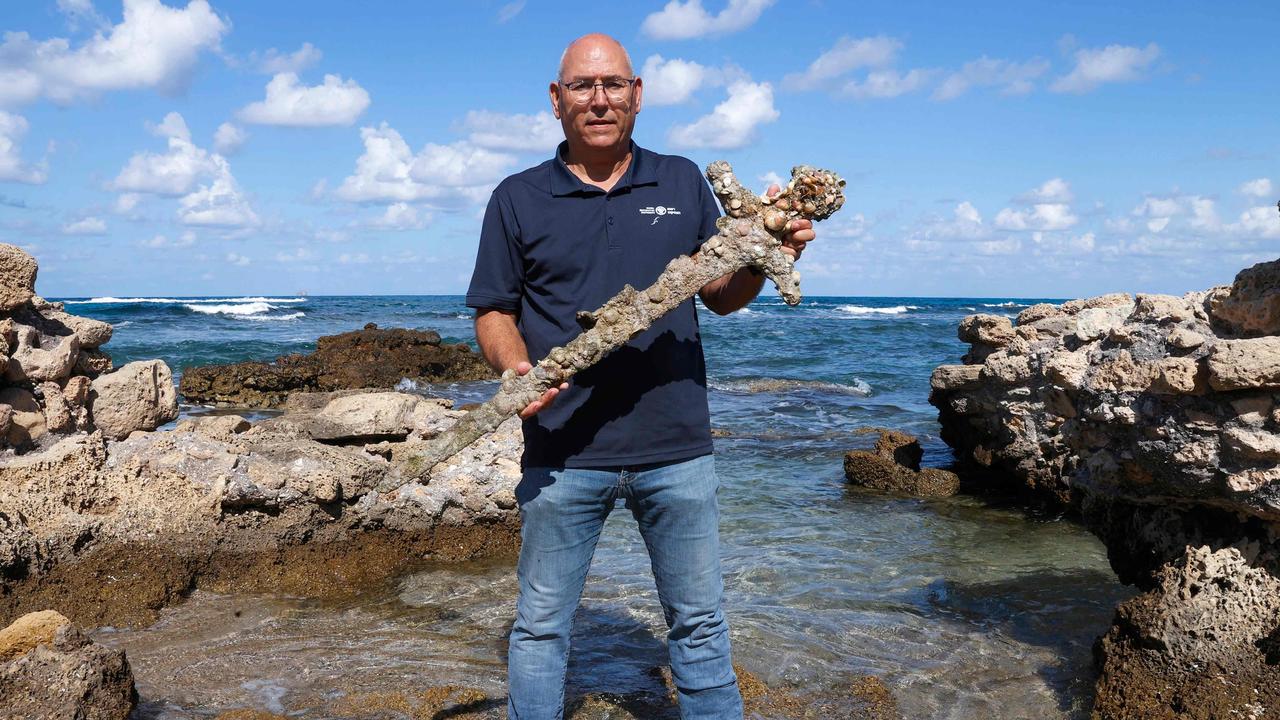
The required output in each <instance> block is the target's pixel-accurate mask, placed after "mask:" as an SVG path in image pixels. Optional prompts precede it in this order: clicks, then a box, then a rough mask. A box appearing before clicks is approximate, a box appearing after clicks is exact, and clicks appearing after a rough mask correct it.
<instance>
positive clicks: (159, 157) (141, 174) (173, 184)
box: [109, 112, 218, 196]
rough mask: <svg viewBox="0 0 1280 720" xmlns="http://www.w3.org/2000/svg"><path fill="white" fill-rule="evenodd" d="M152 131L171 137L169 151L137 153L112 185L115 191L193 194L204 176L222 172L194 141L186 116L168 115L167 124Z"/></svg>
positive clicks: (207, 153) (215, 162)
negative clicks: (192, 140) (192, 191)
mask: <svg viewBox="0 0 1280 720" xmlns="http://www.w3.org/2000/svg"><path fill="white" fill-rule="evenodd" d="M151 131H152V132H153V133H154V134H156V135H159V136H161V137H165V138H167V141H168V146H169V149H168V152H165V153H163V154H161V153H152V152H140V153H136V154H134V155H133V156H132V157H130V158H129V162H128V163H127V164H126V165H125V166H124V168H123V169H122V170H121V171H120V174H119V175H117V176H116V178H115V180H113V181H111V183H109V187H110V188H111V189H112V190H120V191H124V192H133V193H149V194H153V195H170V196H172V195H185V194H186V193H189V192H191V190H192V188H194V187H195V184H196V181H197V180H198V179H199V178H200V177H202V176H209V175H213V174H215V173H216V172H217V171H218V163H217V161H216V160H215V157H216V156H214V155H210V154H209V152H208V151H206V150H204V149H203V148H200V147H197V146H196V145H195V143H193V142H191V131H190V130H188V129H187V124H186V121H185V120H183V118H182V115H180V114H178V113H176V112H171V113H169V114H168V115H165V118H164V121H162V122H161V123H160V124H159V125H158V126H153V127H151Z"/></svg>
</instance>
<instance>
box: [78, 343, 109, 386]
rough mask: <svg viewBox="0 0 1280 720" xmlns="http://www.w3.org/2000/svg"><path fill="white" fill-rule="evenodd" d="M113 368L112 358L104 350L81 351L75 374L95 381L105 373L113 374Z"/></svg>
mask: <svg viewBox="0 0 1280 720" xmlns="http://www.w3.org/2000/svg"><path fill="white" fill-rule="evenodd" d="M112 367H113V366H112V364H111V356H110V355H108V354H106V353H105V352H103V351H102V350H81V351H80V358H79V359H78V360H76V366H75V370H74V372H75V374H76V375H82V376H85V377H88V378H90V379H93V378H96V377H98V376H99V375H101V374H103V373H109V372H111V370H112Z"/></svg>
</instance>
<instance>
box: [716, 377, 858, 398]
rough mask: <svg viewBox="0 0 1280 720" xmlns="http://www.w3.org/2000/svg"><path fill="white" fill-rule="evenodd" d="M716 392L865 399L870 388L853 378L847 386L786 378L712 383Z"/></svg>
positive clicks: (822, 381)
mask: <svg viewBox="0 0 1280 720" xmlns="http://www.w3.org/2000/svg"><path fill="white" fill-rule="evenodd" d="M711 387H712V388H714V389H716V390H724V391H728V392H740V393H742V392H745V393H788V392H795V391H797V390H807V391H811V392H819V393H828V394H832V395H856V396H858V397H867V396H868V395H870V394H871V386H870V385H868V384H867V383H866V382H865V381H863V380H860V379H859V378H853V381H852V382H851V383H849V384H844V383H834V382H826V381H824V380H790V379H787V378H754V379H750V380H729V381H728V382H723V383H717V382H712V383H711Z"/></svg>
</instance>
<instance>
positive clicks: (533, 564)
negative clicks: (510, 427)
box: [507, 455, 742, 720]
mask: <svg viewBox="0 0 1280 720" xmlns="http://www.w3.org/2000/svg"><path fill="white" fill-rule="evenodd" d="M718 486H719V482H718V481H717V480H716V473H715V460H714V458H713V457H712V456H711V455H704V456H702V457H699V458H694V459H693V460H686V461H682V462H674V463H657V464H653V465H638V466H626V467H621V468H610V469H591V470H580V469H573V468H570V469H560V468H555V469H553V468H527V469H526V470H525V472H524V477H523V479H522V480H521V481H520V484H519V485H518V486H517V487H516V498H517V500H518V501H519V503H520V519H521V523H522V524H521V528H520V537H521V540H522V545H521V547H520V563H519V566H518V570H517V573H518V575H519V579H520V598H519V601H518V602H517V604H516V621H515V624H514V626H513V627H512V628H511V639H510V650H509V654H508V658H507V686H508V700H507V716H508V717H509V718H511V720H543V719H544V718H560V717H562V716H563V712H564V679H565V669H566V667H567V666H568V661H569V631H570V629H571V628H572V626H573V616H574V613H575V611H576V610H577V609H578V600H579V599H580V598H581V596H582V586H583V583H584V582H585V581H586V577H587V570H588V568H590V566H591V556H592V554H593V553H594V552H595V549H596V541H597V540H599V539H600V529H601V528H602V527H604V521H605V518H607V517H608V516H609V511H610V510H612V509H613V506H614V502H615V501H616V500H617V499H618V498H620V497H621V498H625V499H626V501H627V507H628V508H629V509H630V510H631V514H632V515H634V516H635V519H636V522H637V523H638V524H639V526H640V534H641V536H642V537H643V538H644V543H645V546H646V547H647V548H648V549H649V562H650V565H651V567H652V568H653V578H654V581H655V583H656V584H657V586H658V599H659V600H660V601H661V602H662V611H663V614H664V616H665V617H666V621H667V627H668V628H669V629H670V630H669V632H668V633H667V650H668V652H669V654H670V657H671V674H672V677H673V679H674V680H675V686H676V691H677V694H678V697H679V702H680V717H682V718H684V719H685V720H693V719H694V718H699V719H703V718H705V719H708V720H710V719H712V718H714V719H715V720H722V719H725V718H729V719H738V718H741V717H742V696H741V695H740V694H739V692H738V680H737V677H736V676H735V675H734V673H733V664H732V662H731V660H730V657H729V625H728V623H727V622H726V621H725V618H724V614H723V612H722V611H721V608H720V599H721V595H722V594H723V591H724V585H723V581H722V579H721V576H720V537H719V530H720V528H719V522H720V511H719V508H718V507H717V505H716V489H717V487H718Z"/></svg>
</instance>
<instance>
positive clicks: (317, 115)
mask: <svg viewBox="0 0 1280 720" xmlns="http://www.w3.org/2000/svg"><path fill="white" fill-rule="evenodd" d="M166 2H167V4H166V3H163V2H161V0H126V1H125V2H124V3H123V4H121V3H120V2H118V1H113V2H108V1H107V0H49V1H48V2H28V3H6V8H5V11H4V13H3V16H2V17H0V31H3V32H4V33H5V35H4V36H3V39H2V40H0V241H3V242H11V243H15V244H17V245H20V246H23V247H26V248H28V249H29V250H30V251H32V252H33V253H34V254H35V255H36V256H37V257H38V259H39V260H40V267H41V269H40V280H39V284H38V288H37V289H38V291H40V292H41V293H42V294H45V295H48V296H90V295H116V296H123V295H175V294H181V295H225V294H251V295H257V294H263V293H292V292H296V291H299V290H305V291H307V292H310V293H312V294H437V293H460V292H462V291H463V290H464V289H465V287H466V284H467V279H468V277H469V275H470V272H471V267H472V262H473V259H474V256H475V248H476V234H477V232H478V228H479V219H480V214H481V212H482V210H483V206H484V203H485V201H486V199H487V198H488V195H489V192H490V191H491V189H492V187H493V186H494V185H495V184H496V183H497V182H498V181H499V180H501V178H502V177H504V176H506V175H507V174H510V173H512V172H515V171H518V170H520V169H522V168H525V167H528V166H531V165H535V164H537V163H539V162H541V161H542V160H543V159H545V158H546V157H548V156H549V154H550V152H551V149H552V148H553V147H554V144H555V143H556V142H557V141H558V139H559V138H560V135H559V127H558V124H557V123H556V122H555V121H553V120H552V119H551V117H550V114H549V112H548V107H549V106H548V102H547V99H546V87H547V84H548V82H550V81H551V80H552V79H553V76H554V72H555V68H556V64H557V62H558V60H559V56H560V52H561V50H562V49H563V47H564V46H565V44H567V43H568V42H569V41H570V40H572V39H573V38H574V37H576V36H578V35H580V34H583V33H586V32H592V31H602V32H607V33H610V34H612V35H614V36H616V37H617V38H618V39H620V40H621V41H622V42H623V43H624V44H625V45H626V46H627V48H628V49H629V51H630V53H631V57H632V59H633V61H634V64H635V66H636V70H637V72H638V73H639V74H640V75H641V76H642V77H644V79H645V82H646V89H645V107H644V109H643V111H642V113H641V115H640V117H639V119H638V122H637V129H636V139H637V141H638V142H640V143H641V144H642V145H644V146H646V147H649V148H651V149H654V150H657V151H659V152H669V153H677V154H682V155H686V156H688V157H690V158H692V159H693V160H694V161H696V162H697V163H698V164H700V165H706V164H707V163H708V162H710V161H712V160H715V159H719V158H724V159H727V160H729V161H730V162H731V163H733V164H734V167H735V169H736V170H737V174H738V176H739V177H742V178H747V179H754V180H755V181H756V182H757V184H758V185H759V187H760V189H763V188H764V186H765V185H766V184H767V182H768V179H769V178H771V177H773V176H776V175H781V176H785V175H787V174H788V173H789V169H790V167H791V166H792V165H794V164H797V163H812V164H819V165H823V166H826V167H830V168H832V169H835V170H837V171H839V172H840V173H842V174H844V175H845V176H846V177H847V178H848V180H849V184H848V187H847V191H848V195H849V201H848V202H847V203H846V205H845V207H844V210H843V211H842V212H841V213H840V214H839V215H837V216H836V217H835V218H833V219H832V220H830V221H828V222H826V223H823V224H822V225H820V226H819V228H818V232H819V237H818V241H817V242H815V243H814V244H813V245H811V246H810V249H809V251H808V252H806V254H805V257H804V259H803V260H802V261H801V270H802V272H803V274H804V277H805V289H806V291H807V292H809V293H812V294H828V295H831V294H839V295H941V296H991V297H994V296H1039V297H1044V296H1052V297H1068V296H1081V295H1088V294H1096V293H1102V292H1108V291H1113V290H1138V291H1156V292H1178V293H1180V292H1184V291H1187V290H1191V289H1197V288H1205V287H1209V286H1212V285H1216V284H1222V283H1227V282H1230V280H1231V278H1232V276H1233V275H1234V273H1235V272H1236V271H1238V270H1239V269H1240V268H1242V267H1245V266H1247V265H1249V264H1252V263H1255V262H1259V261H1262V260H1266V259H1274V258H1276V257H1280V214H1277V212H1276V201H1277V199H1280V93H1278V92H1277V90H1276V78H1275V73H1276V69H1277V68H1280V43H1277V42H1276V41H1275V28H1276V27H1277V26H1280V3H1276V2H1274V0H1268V1H1261V0H1260V1H1258V2H1240V3H1231V4H1214V5H1207V4H1201V3H1140V2H1134V3H1123V4H1122V3H1110V2H1106V3H1104V2H1074V3H1053V2H1018V3H1013V2H1008V3H1002V2H985V3H976V4H969V3H923V2H902V1H898V2H891V3H890V2H884V3H871V2H865V3H856V4H855V3H844V2H817V1H804V0H791V1H788V0H777V1H775V2H771V1H770V0H730V1H728V2H725V1H724V0H703V2H698V0H676V1H674V2H669V3H662V2H654V3H640V2H637V3H583V4H577V3H568V2H554V3H553V2H543V1H540V0H527V2H519V1H517V2H498V1H495V2H486V1H484V0H478V1H477V2H471V3H458V4H456V5H455V4H452V3H401V2H394V3H393V2H367V3H360V4H359V5H358V8H359V9H358V10H357V9H354V8H356V7H357V6H355V5H352V4H351V3H349V2H341V3H339V2H325V1H323V0H308V1H307V2H271V3H261V2H247V1H241V0H212V2H204V0H197V1H195V2H190V3H183V2H178V1H176V0H166Z"/></svg>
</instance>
